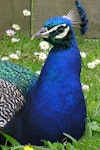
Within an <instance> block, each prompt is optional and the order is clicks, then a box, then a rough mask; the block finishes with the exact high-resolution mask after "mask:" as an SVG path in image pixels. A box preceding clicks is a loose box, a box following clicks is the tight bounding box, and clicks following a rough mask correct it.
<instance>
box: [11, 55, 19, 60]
mask: <svg viewBox="0 0 100 150" xmlns="http://www.w3.org/2000/svg"><path fill="white" fill-rule="evenodd" d="M9 57H10V58H12V59H16V60H18V59H19V56H18V55H17V54H10V55H9Z"/></svg>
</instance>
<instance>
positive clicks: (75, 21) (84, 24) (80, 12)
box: [63, 0, 88, 34]
mask: <svg viewBox="0 0 100 150" xmlns="http://www.w3.org/2000/svg"><path fill="white" fill-rule="evenodd" d="M75 4H76V6H74V7H73V8H72V9H71V10H70V11H69V13H68V14H67V15H66V16H63V17H65V18H67V19H69V20H70V21H71V22H72V25H73V26H74V27H76V26H77V25H80V31H81V33H82V34H85V32H86V31H87V29H88V19H87V15H86V11H85V9H84V8H83V6H82V5H81V3H80V2H79V1H78V0H75Z"/></svg>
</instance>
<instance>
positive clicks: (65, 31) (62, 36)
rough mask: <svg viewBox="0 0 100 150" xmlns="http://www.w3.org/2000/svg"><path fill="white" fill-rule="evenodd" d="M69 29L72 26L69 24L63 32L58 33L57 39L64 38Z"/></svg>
mask: <svg viewBox="0 0 100 150" xmlns="http://www.w3.org/2000/svg"><path fill="white" fill-rule="evenodd" d="M69 30H70V28H69V26H68V27H67V28H65V30H64V32H63V33H61V34H58V35H56V36H55V39H62V38H64V37H65V36H66V35H67V34H68V32H69Z"/></svg>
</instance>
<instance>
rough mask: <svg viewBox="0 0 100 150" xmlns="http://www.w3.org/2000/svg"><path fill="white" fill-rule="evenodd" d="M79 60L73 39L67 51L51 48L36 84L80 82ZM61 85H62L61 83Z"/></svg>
mask: <svg viewBox="0 0 100 150" xmlns="http://www.w3.org/2000/svg"><path fill="white" fill-rule="evenodd" d="M80 71H81V58H80V54H79V50H78V47H77V43H76V39H75V38H74V39H73V41H72V44H71V47H70V48H69V49H64V48H63V49H61V48H60V47H59V48H58V47H53V48H52V49H51V51H50V53H49V56H48V58H47V60H46V62H45V65H44V67H43V69H42V72H41V75H40V77H39V80H38V84H39V85H40V84H41V83H43V84H46V85H47V83H50V82H52V83H54V82H58V81H62V82H65V81H66V82H68V81H69V80H70V81H72V80H80ZM61 84H62V83H61Z"/></svg>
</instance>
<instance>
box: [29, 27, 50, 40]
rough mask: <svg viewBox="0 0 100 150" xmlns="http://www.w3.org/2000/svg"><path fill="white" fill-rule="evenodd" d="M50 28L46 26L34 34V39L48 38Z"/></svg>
mask: <svg viewBox="0 0 100 150" xmlns="http://www.w3.org/2000/svg"><path fill="white" fill-rule="evenodd" d="M48 35H49V34H48V29H47V28H46V27H43V28H41V29H40V30H39V31H38V32H37V33H35V34H34V35H33V36H32V38H31V39H32V40H33V39H34V38H41V37H42V38H48Z"/></svg>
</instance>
